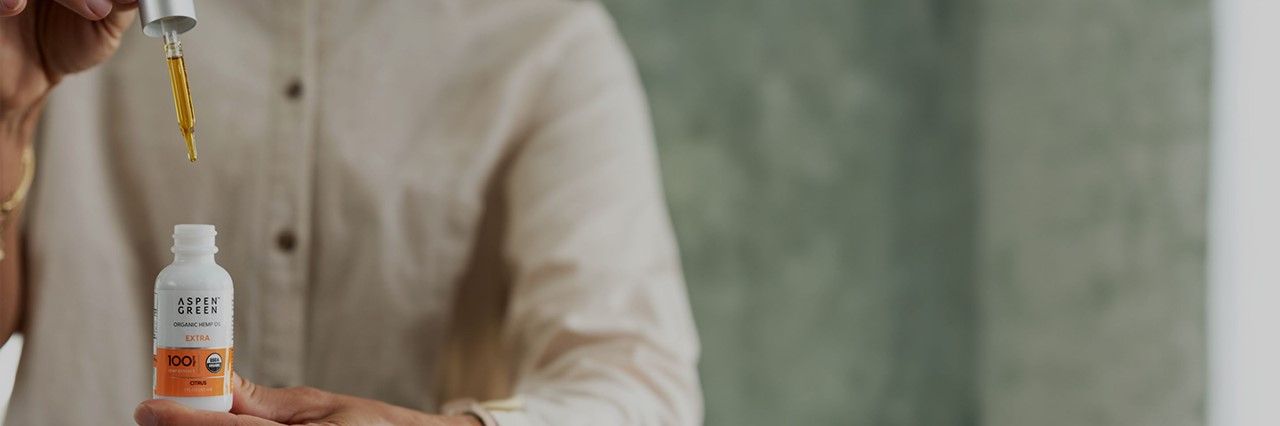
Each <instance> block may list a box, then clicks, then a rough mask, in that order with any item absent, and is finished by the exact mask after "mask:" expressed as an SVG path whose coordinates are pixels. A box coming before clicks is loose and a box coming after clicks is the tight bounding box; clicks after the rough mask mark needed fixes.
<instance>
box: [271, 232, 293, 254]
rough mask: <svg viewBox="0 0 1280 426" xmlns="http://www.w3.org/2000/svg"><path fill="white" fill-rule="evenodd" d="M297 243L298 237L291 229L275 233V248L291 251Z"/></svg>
mask: <svg viewBox="0 0 1280 426" xmlns="http://www.w3.org/2000/svg"><path fill="white" fill-rule="evenodd" d="M297 245H298V237H296V236H294V235H293V231H280V234H279V235H276V248H279V249H280V251H283V252H291V251H293V248H294V247H296V246H297Z"/></svg>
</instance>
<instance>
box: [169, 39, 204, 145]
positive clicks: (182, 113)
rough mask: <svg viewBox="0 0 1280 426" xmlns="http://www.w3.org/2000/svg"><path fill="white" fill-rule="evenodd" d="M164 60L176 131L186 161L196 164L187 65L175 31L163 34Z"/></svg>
mask: <svg viewBox="0 0 1280 426" xmlns="http://www.w3.org/2000/svg"><path fill="white" fill-rule="evenodd" d="M164 58H165V61H166V62H168V63H169V83H170V85H171V86H172V88H173V110H174V111H175V112H176V113H177V114H178V130H179V131H181V132H182V139H184V140H185V141H186V142H187V159H188V160H190V161H191V162H192V163H194V162H196V141H195V133H196V111H195V108H194V107H192V106H191V89H190V88H189V87H188V86H187V65H186V62H184V61H183V59H182V41H179V40H178V32H177V31H172V30H170V31H165V32H164Z"/></svg>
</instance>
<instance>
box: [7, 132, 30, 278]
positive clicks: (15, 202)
mask: <svg viewBox="0 0 1280 426" xmlns="http://www.w3.org/2000/svg"><path fill="white" fill-rule="evenodd" d="M31 145H33V144H27V147H26V148H25V149H23V150H22V181H20V182H18V189H16V190H14V191H13V196H12V197H9V199H8V200H5V201H4V202H3V203H0V260H4V243H3V241H4V229H5V228H7V227H8V226H9V217H11V216H15V214H14V213H13V212H14V211H16V210H18V208H19V207H21V206H22V202H23V200H26V199H27V191H28V190H30V189H31V181H32V180H35V177H36V151H35V149H33V148H32V147H31Z"/></svg>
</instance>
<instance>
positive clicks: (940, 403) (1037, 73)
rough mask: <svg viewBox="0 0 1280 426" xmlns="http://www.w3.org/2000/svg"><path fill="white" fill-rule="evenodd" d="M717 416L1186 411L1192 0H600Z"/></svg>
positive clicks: (1195, 417) (1178, 418)
mask: <svg viewBox="0 0 1280 426" xmlns="http://www.w3.org/2000/svg"><path fill="white" fill-rule="evenodd" d="M605 4H606V5H607V6H608V7H609V9H610V11H611V12H612V13H613V14H614V16H615V18H616V19H617V20H618V22H619V27H620V28H621V30H622V33H623V35H624V38H626V40H627V42H628V44H629V45H630V47H631V49H632V51H633V52H634V54H635V55H636V58H637V62H638V65H639V67H640V70H641V74H642V77H643V79H644V81H645V85H646V87H647V90H648V92H649V96H650V101H651V103H652V106H653V111H654V120H655V125H656V128H657V135H658V140H659V145H660V152H661V156H662V161H663V173H664V178H665V180H666V184H667V191H668V196H669V199H670V202H671V208H672V214H673V216H674V219H675V224H676V228H677V229H676V230H677V233H678V234H679V237H680V243H681V248H682V250H683V253H684V260H685V263H686V273H687V277H688V280H689V287H690V293H691V297H692V301H693V304H694V310H695V316H696V318H697V321H698V325H699V329H700V332H701V335H702V341H703V345H704V355H703V361H702V365H701V372H702V378H703V381H704V388H705V391H706V398H707V421H708V423H709V424H714V425H778V424H868V425H871V424H874V425H976V424H983V425H998V426H1004V425H1009V426H1013V425H1028V424H1036V425H1081V424H1090V425H1145V424H1151V425H1156V424H1161V425H1176V424H1199V423H1202V422H1203V414H1202V401H1203V394H1204V390H1203V387H1204V377H1203V369H1204V365H1203V363H1204V361H1203V356H1202V352H1203V345H1204V331H1203V325H1202V324H1203V318H1202V316H1203V313H1202V307H1201V305H1202V304H1203V296H1202V293H1203V265H1204V261H1203V251H1204V221H1203V215H1204V198H1205V185H1204V180H1205V174H1206V173H1205V168H1206V159H1205V155H1206V151H1207V148H1206V141H1207V139H1208V136H1207V135H1208V96H1209V92H1208V86H1209V78H1208V75H1209V60H1210V59H1209V58H1210V56H1209V40H1210V33H1209V5H1208V1H1207V0H1162V1H1154V0H1152V1H1136V0H1083V1H1048V0H1045V1H1020V0H956V1H946V0H932V1H925V0H881V1H870V0H866V1H843V0H842V1H837V0H797V1H776V0H644V1H624V0H606V1H605Z"/></svg>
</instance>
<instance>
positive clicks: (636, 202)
mask: <svg viewBox="0 0 1280 426" xmlns="http://www.w3.org/2000/svg"><path fill="white" fill-rule="evenodd" d="M581 13H582V14H583V15H585V16H579V17H577V18H582V19H575V20H573V22H575V24H574V25H573V26H572V27H571V28H570V29H568V30H567V31H566V32H565V33H564V34H562V35H561V36H563V37H566V38H567V39H568V40H566V42H565V43H561V44H560V45H562V46H565V49H564V51H563V52H561V54H559V55H558V57H559V60H558V61H557V62H555V63H553V64H549V66H550V67H552V71H550V72H549V73H548V74H549V75H550V77H549V80H548V82H547V86H546V91H545V93H544V95H543V98H542V99H541V100H540V101H539V102H538V103H537V105H538V108H539V112H538V114H537V117H536V119H535V120H534V124H533V126H532V131H531V132H530V137H529V138H528V139H527V140H525V141H523V143H522V144H520V145H518V146H517V147H516V151H515V152H514V153H513V160H512V161H513V163H512V165H511V173H510V175H509V176H508V181H507V182H506V187H507V192H506V194H505V196H506V199H507V202H508V205H509V206H510V208H511V214H510V222H509V225H510V226H509V227H508V228H507V229H508V230H509V231H508V232H509V234H508V235H507V239H506V240H507V241H508V245H507V247H508V252H507V253H506V256H508V258H509V260H510V262H511V265H512V268H513V271H514V274H515V275H514V284H513V288H512V293H511V294H512V299H511V304H510V307H509V312H508V317H507V323H506V324H505V326H504V327H505V328H504V334H505V337H506V339H508V341H510V342H514V343H515V350H516V354H515V355H516V361H517V364H516V389H515V390H516V394H517V397H518V398H519V400H520V401H522V403H521V407H515V408H514V409H511V410H496V412H495V413H494V417H495V418H496V419H498V422H499V423H500V424H503V425H504V426H505V425H514V424H530V425H578V424H581V425H604V424H609V425H658V424H661V425H690V424H699V423H701V421H702V398H701V392H700V390H699V385H698V378H697V371H696V363H697V355H698V343H697V337H696V331H695V329H694V325H693V320H692V316H691V313H690V310H689V303H688V299H687V295H686V289H685V284H684V281H683V278H682V274H681V270H680V264H679V255H678V252H677V248H676V244H675V238H674V235H673V232H672V228H671V224H670V220H669V217H668V213H667V209H666V204H665V202H664V198H663V193H662V189H661V185H660V183H659V176H658V168H657V161H656V155H655V147H654V143H653V135H652V131H651V129H650V123H649V114H648V110H647V107H646V104H645V99H644V93H643V91H642V89H641V86H640V83H639V78H638V76H637V75H636V70H635V67H634V65H633V64H632V62H631V60H630V58H629V57H628V54H627V52H626V48H625V46H624V45H623V44H622V42H621V40H620V39H619V37H618V35H617V32H616V30H615V28H614V27H613V24H612V22H611V20H610V19H609V18H608V16H607V14H606V13H605V12H604V10H603V9H602V8H601V7H600V6H599V5H597V4H595V3H591V2H585V3H584V4H583V9H582V10H581Z"/></svg>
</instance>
